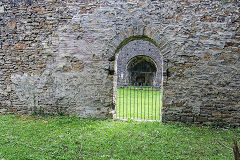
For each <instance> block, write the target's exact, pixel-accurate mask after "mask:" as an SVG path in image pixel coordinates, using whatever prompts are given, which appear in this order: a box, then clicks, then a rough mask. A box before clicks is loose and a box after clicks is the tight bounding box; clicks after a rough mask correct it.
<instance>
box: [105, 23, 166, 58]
mask: <svg viewBox="0 0 240 160" xmlns="http://www.w3.org/2000/svg"><path fill="white" fill-rule="evenodd" d="M133 40H146V41H150V42H151V43H153V44H154V45H155V46H156V47H157V48H158V49H159V51H160V52H161V54H162V55H163V56H166V55H167V54H168V53H169V52H170V49H169V48H170V43H171V41H170V40H168V39H167V38H166V36H165V35H164V33H163V29H162V28H152V27H147V26H145V27H142V26H135V27H129V28H126V29H122V30H120V31H119V32H116V33H115V35H114V36H113V37H112V38H111V39H110V40H109V41H108V42H107V55H108V57H109V59H114V57H115V56H116V54H118V52H119V51H120V50H121V48H122V47H123V46H124V45H126V44H127V43H128V42H130V41H133Z"/></svg>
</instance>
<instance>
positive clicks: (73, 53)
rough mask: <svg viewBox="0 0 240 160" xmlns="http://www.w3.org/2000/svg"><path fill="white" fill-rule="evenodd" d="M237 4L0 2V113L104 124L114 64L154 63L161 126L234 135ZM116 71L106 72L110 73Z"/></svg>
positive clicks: (239, 111) (239, 119)
mask: <svg viewBox="0 0 240 160" xmlns="http://www.w3.org/2000/svg"><path fill="white" fill-rule="evenodd" d="M239 8H240V2H239V1H238V0H117V1H116V0H0V28H1V32H0V112H1V113H10V112H13V113H20V114H25V113H27V114H29V113H33V112H38V113H39V112H40V113H44V114H47V113H49V114H57V113H63V114H75V115H77V116H80V117H111V116H112V115H111V114H110V112H111V111H112V110H113V109H114V103H113V102H114V101H113V95H114V94H113V92H114V91H113V86H114V83H115V81H114V79H115V76H116V66H114V64H115V57H116V56H117V55H118V53H119V52H120V51H121V49H122V48H123V47H124V46H125V45H126V44H128V43H129V42H131V41H134V40H145V41H149V42H151V43H152V44H154V45H155V46H156V47H157V48H158V49H159V52H160V54H161V55H162V57H163V74H164V84H163V88H164V93H163V117H162V118H163V120H164V121H182V122H193V123H203V124H212V123H221V124H229V125H232V126H240V49H239V44H240V42H239V40H240V28H239V24H240V17H239V16H240V10H239ZM114 70H115V72H114Z"/></svg>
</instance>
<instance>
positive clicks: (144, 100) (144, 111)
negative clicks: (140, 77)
mask: <svg viewBox="0 0 240 160" xmlns="http://www.w3.org/2000/svg"><path fill="white" fill-rule="evenodd" d="M145 96H146V94H145V85H144V87H143V117H144V120H145V114H146V107H145V104H146V99H145Z"/></svg>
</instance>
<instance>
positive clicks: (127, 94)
mask: <svg viewBox="0 0 240 160" xmlns="http://www.w3.org/2000/svg"><path fill="white" fill-rule="evenodd" d="M117 117H118V118H124V119H146V120H161V91H160V89H155V88H150V87H141V88H140V87H128V88H118V90H117Z"/></svg>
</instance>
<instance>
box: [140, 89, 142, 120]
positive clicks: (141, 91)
mask: <svg viewBox="0 0 240 160" xmlns="http://www.w3.org/2000/svg"><path fill="white" fill-rule="evenodd" d="M140 91H141V119H142V88H141V90H140Z"/></svg>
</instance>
